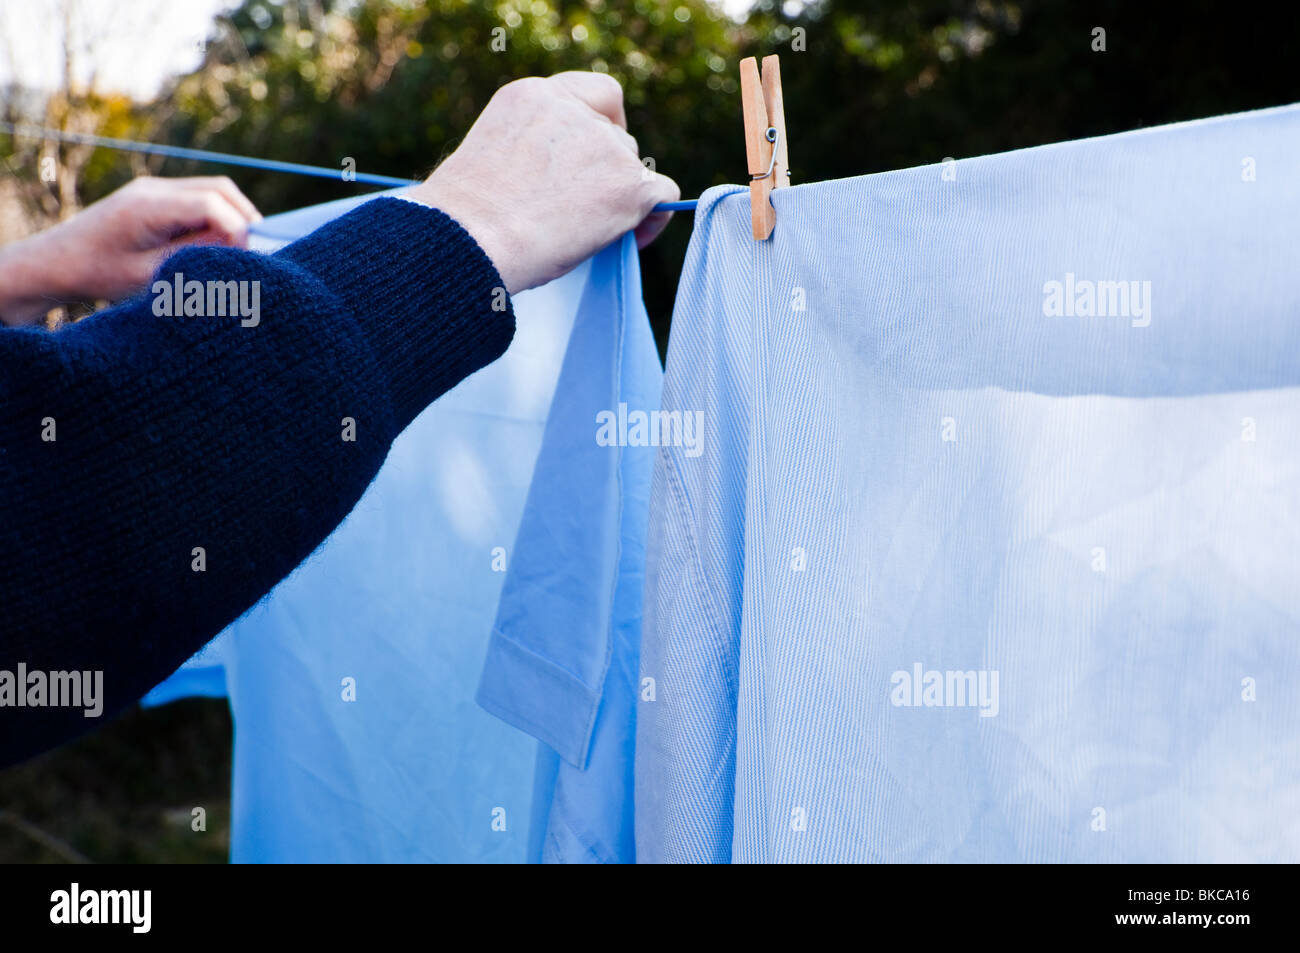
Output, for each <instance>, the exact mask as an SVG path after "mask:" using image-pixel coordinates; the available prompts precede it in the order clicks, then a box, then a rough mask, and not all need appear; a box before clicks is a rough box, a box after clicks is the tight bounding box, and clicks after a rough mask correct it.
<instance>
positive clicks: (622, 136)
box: [609, 126, 641, 162]
mask: <svg viewBox="0 0 1300 953" xmlns="http://www.w3.org/2000/svg"><path fill="white" fill-rule="evenodd" d="M609 129H610V131H611V132H613V134H614V136H615V138H617V139H618V142H619V145H621V146H622V147H623V148H624V149H627V150H629V151H630V152H631V153H632V155H634V156H636V159H637V161H638V162H640V161H641V149H640V147H639V146H638V145H637V142H636V136H634V135H632V133H630V132H628V131H627V130H626V129H622V128H620V127H618V126H610V127H609Z"/></svg>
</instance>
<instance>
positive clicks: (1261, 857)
mask: <svg viewBox="0 0 1300 953" xmlns="http://www.w3.org/2000/svg"><path fill="white" fill-rule="evenodd" d="M1297 156H1300V108H1297V107H1287V108H1282V109H1275V110H1265V111H1262V112H1256V113H1249V114H1244V115H1240V116H1231V117H1225V118H1221V119H1214V120H1208V121H1204V122H1197V123H1188V124H1181V125H1176V126H1170V127H1164V128H1158V129H1151V130H1146V131H1141V132H1134V133H1129V134H1124V135H1118V136H1111V137H1106V138H1099V139H1092V140H1085V141H1081V142H1073V143H1065V144H1060V145H1053V146H1048V147H1044V148H1038V149H1030V150H1025V151H1020V152H1013V153H1008V154H1004V155H996V156H989V157H984V158H977V159H969V160H962V161H959V162H956V163H954V164H950V165H943V164H941V165H935V166H927V167H923V168H917V169H908V170H904V171H900V172H891V173H887V174H881V175H872V176H864V177H861V178H854V179H846V180H842V181H833V182H822V183H816V184H811V185H803V186H796V187H794V188H790V189H782V190H778V191H777V192H776V193H774V195H773V204H774V206H775V209H776V229H775V233H774V236H773V239H772V240H771V241H769V242H763V243H758V242H755V241H753V239H752V238H751V237H750V229H749V214H750V213H749V201H748V197H747V196H746V195H745V194H744V193H743V192H740V191H739V190H736V189H731V188H724V189H715V190H712V191H710V192H709V193H707V194H706V195H705V196H704V197H703V199H702V200H701V202H700V205H699V208H698V211H697V214H696V230H695V234H694V236H693V238H692V242H691V246H690V250H689V253H688V258H687V261H686V265H685V269H684V272H683V280H682V285H681V288H680V289H679V293H678V299H677V305H676V312H675V315H674V320H673V327H672V337H671V341H670V346H669V354H668V367H667V376H666V379H665V383H664V407H665V408H666V409H670V410H677V411H680V412H682V413H688V412H699V413H702V414H703V420H704V437H705V439H704V445H703V450H702V452H701V453H699V454H698V455H697V456H692V455H691V454H690V453H688V452H686V450H685V449H684V448H681V447H676V448H668V449H665V450H663V451H662V452H661V453H660V454H659V458H658V460H657V463H656V471H655V476H654V488H653V492H652V497H651V507H650V512H651V519H652V523H651V529H650V535H649V539H648V543H647V548H648V564H647V576H648V580H647V596H646V619H645V628H644V631H643V644H642V661H641V675H642V677H643V679H654V681H655V683H656V685H657V686H658V690H657V697H656V700H655V701H654V702H652V703H642V704H641V705H640V707H639V709H638V737H637V741H638V747H637V754H636V812H637V821H636V842H637V854H638V859H639V860H645V861H723V862H725V861H738V862H742V861H743V862H781V861H995V862H997V861H1046V862H1054V861H1082V862H1092V861H1122V862H1159V861H1289V862H1295V861H1297V860H1300V692H1298V691H1297V686H1300V574H1298V573H1297V570H1300V390H1298V389H1297V385H1300V266H1298V265H1297V250H1298V248H1300V225H1297V222H1300V174H1298V173H1297V168H1298V167H1297V162H1296V157H1297ZM1054 282H1055V283H1059V286H1058V285H1054V284H1053V283H1054ZM1084 282H1092V283H1094V284H1093V285H1092V288H1091V292H1090V293H1091V294H1092V296H1093V302H1092V307H1091V308H1088V307H1087V295H1088V294H1089V292H1087V291H1085V288H1086V287H1087V286H1086V285H1085V284H1084ZM1098 282H1137V284H1136V285H1135V286H1134V285H1128V286H1127V287H1126V289H1125V290H1127V291H1129V292H1135V294H1131V296H1130V299H1129V300H1128V302H1127V303H1126V304H1125V303H1124V302H1122V301H1120V298H1119V291H1120V289H1119V286H1118V285H1109V284H1108V285H1098V284H1095V283H1098ZM1148 283H1149V284H1148ZM1067 289H1068V290H1069V293H1070V298H1069V300H1070V301H1071V302H1072V304H1073V305H1074V306H1073V307H1069V306H1067V305H1066V303H1065V301H1064V300H1063V299H1064V297H1065V294H1066V292H1067ZM1099 293H1101V294H1103V295H1104V296H1105V298H1106V308H1105V312H1106V313H1105V315H1104V316H1103V315H1101V314H1099V313H1098V312H1099V310H1100V309H1099V307H1098V305H1097V295H1098V294H1099ZM1112 296H1113V297H1112ZM1112 305H1113V306H1112ZM1088 310H1091V311H1092V312H1093V313H1092V315H1091V316H1089V315H1087V314H1085V313H1084V312H1086V311H1088ZM918 669H919V673H920V678H919V679H916V678H915V674H916V673H917V671H918ZM931 672H934V673H938V675H937V676H931V675H929V674H928V673H931ZM949 673H954V674H953V675H951V676H950V675H949ZM965 673H970V674H969V676H967V675H966V674H965ZM936 678H937V681H936ZM914 679H915V681H916V683H917V684H915V685H913V684H912V682H913V680H914ZM995 679H996V681H995ZM959 689H961V691H960V692H959ZM967 689H969V692H967V691H966V690H967ZM981 689H982V691H981Z"/></svg>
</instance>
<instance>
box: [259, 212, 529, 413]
mask: <svg viewBox="0 0 1300 953" xmlns="http://www.w3.org/2000/svg"><path fill="white" fill-rule="evenodd" d="M340 249H346V250H347V251H345V252H343V253H340ZM276 255H277V256H281V257H284V258H287V259H289V260H290V261H292V262H294V263H295V264H297V265H299V266H300V267H302V268H305V269H306V270H308V271H310V272H311V273H312V274H314V275H315V276H316V277H317V278H318V279H319V280H320V281H321V283H322V284H323V285H325V286H326V287H327V288H328V289H329V290H330V291H332V292H333V293H334V294H335V295H337V296H338V297H339V298H340V299H341V300H342V301H343V302H344V304H346V305H347V306H348V308H349V309H350V310H351V311H352V312H353V313H354V314H355V315H356V316H357V317H358V319H359V320H360V324H361V327H363V328H364V329H365V331H366V335H367V338H368V340H369V343H370V347H371V349H372V351H373V352H374V355H375V359H376V361H377V362H378V364H379V368H380V371H381V373H383V374H384V375H385V377H386V378H387V380H388V386H389V395H390V398H391V400H392V402H393V412H394V415H395V416H396V418H397V424H398V428H399V430H400V429H401V428H404V427H405V426H406V425H407V424H409V423H410V422H411V421H412V420H414V419H415V418H416V417H417V416H418V415H419V414H420V412H421V411H423V410H424V408H425V407H427V406H428V405H429V404H431V403H432V402H433V401H434V400H435V399H436V398H437V397H439V396H440V395H441V394H443V393H445V392H446V391H448V390H450V389H451V388H452V387H454V386H455V385H456V384H457V383H458V382H460V381H461V380H462V379H464V378H465V377H468V376H469V375H470V374H472V373H474V372H475V371H477V370H478V369H479V368H481V367H483V366H484V365H486V364H490V363H491V362H492V361H494V360H496V359H497V358H498V357H500V356H501V355H502V354H503V353H505V350H506V348H507V347H508V346H509V344H510V340H511V338H512V337H513V336H514V331H515V315H514V308H513V306H512V304H511V302H510V296H509V294H508V293H507V292H506V287H505V282H504V281H503V280H502V279H501V275H500V274H498V272H497V270H496V267H495V266H494V265H493V264H492V261H491V259H489V258H488V256H487V254H486V253H485V252H484V251H483V249H482V248H480V247H479V245H478V243H477V242H475V241H474V239H473V238H472V237H470V234H469V233H468V232H467V231H465V229H464V228H462V227H461V226H460V224H459V223H458V222H456V221H455V220H454V219H452V218H451V217H450V216H448V215H447V214H446V213H444V212H441V211H439V210H438V209H435V208H430V207H428V206H424V205H418V204H416V203H415V202H403V201H400V200H398V199H392V198H377V199H374V200H372V201H370V202H366V203H365V204H363V205H361V206H359V207H358V208H355V209H353V210H352V211H351V212H348V213H347V214H346V215H342V216H340V217H339V218H337V219H335V220H334V221H332V222H329V223H328V224H326V225H324V226H322V227H321V228H318V229H317V230H316V231H314V232H312V233H311V234H310V235H307V236H305V237H304V238H301V239H299V240H298V241H296V242H294V243H293V244H291V245H288V246H286V247H285V248H283V249H281V250H280V251H278V252H276Z"/></svg>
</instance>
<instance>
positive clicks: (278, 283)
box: [0, 199, 514, 763]
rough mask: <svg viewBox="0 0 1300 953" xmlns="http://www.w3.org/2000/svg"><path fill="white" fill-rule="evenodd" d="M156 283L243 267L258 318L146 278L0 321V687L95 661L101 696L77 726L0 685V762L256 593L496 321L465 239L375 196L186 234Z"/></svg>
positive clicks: (61, 735) (136, 680) (485, 339)
mask: <svg viewBox="0 0 1300 953" xmlns="http://www.w3.org/2000/svg"><path fill="white" fill-rule="evenodd" d="M177 276H181V277H180V278H177ZM156 277H157V279H158V280H161V281H165V282H169V283H174V282H177V281H180V282H190V281H198V282H201V283H203V284H204V285H205V286H206V285H207V283H208V282H222V283H225V282H231V281H234V282H247V283H250V284H247V285H245V286H244V287H245V288H251V287H252V285H251V283H252V282H257V288H258V301H259V314H258V316H257V320H256V322H255V323H254V322H253V320H252V319H249V318H244V317H242V316H241V315H240V314H233V315H229V316H225V317H216V316H212V315H211V314H205V315H203V316H198V315H194V316H188V317H186V316H172V317H163V316H158V315H157V314H156V311H155V306H154V303H155V301H156V299H157V296H156V295H154V294H152V293H147V294H144V295H142V296H141V297H139V298H136V299H133V300H131V301H128V302H126V303H124V304H122V305H120V306H118V307H115V308H111V309H108V310H106V311H103V312H100V313H98V314H95V315H93V316H91V317H89V318H86V319H85V320H83V321H81V322H78V323H77V324H74V325H72V326H70V327H67V328H66V329H64V330H61V331H58V332H56V333H48V332H44V331H38V330H28V329H21V330H15V329H6V330H0V680H2V679H3V672H4V671H9V672H11V673H12V672H16V671H17V666H18V664H19V663H22V664H23V665H24V666H25V669H26V671H28V672H32V671H37V672H47V673H48V672H52V671H74V670H75V671H91V672H94V671H102V672H103V687H104V700H105V704H104V712H103V715H102V716H101V718H100V719H90V718H86V717H84V714H83V710H82V709H81V708H73V709H68V708H64V709H56V708H50V707H31V706H24V707H16V706H15V705H14V704H12V701H11V702H10V703H8V704H6V703H5V699H4V695H3V684H0V763H5V762H9V761H12V760H15V759H17V758H21V757H25V756H26V755H28V754H31V753H33V752H36V751H39V750H41V749H42V748H44V747H48V746H49V745H51V744H53V743H56V742H58V741H60V740H63V739H65V738H67V737H70V736H71V735H73V734H77V733H79V732H81V731H84V730H87V729H89V728H92V727H94V726H95V725H96V724H98V723H99V721H101V720H102V718H106V717H108V716H109V715H111V714H113V713H115V712H117V711H120V710H121V709H122V708H123V707H125V706H126V705H128V704H129V703H131V702H132V701H134V700H135V699H137V698H139V697H140V696H141V695H142V694H144V693H145V692H146V691H148V690H149V689H150V688H152V687H153V686H154V685H155V684H157V683H158V682H160V681H161V680H162V679H164V678H165V677H166V676H167V675H168V674H170V673H171V672H172V671H173V670H174V669H175V668H176V667H177V666H178V665H180V664H181V663H182V662H184V661H185V659H187V658H188V657H189V656H190V655H191V654H193V653H194V652H195V651H197V650H198V649H199V648H200V647H202V646H203V645H204V644H205V643H206V642H207V641H208V640H209V639H211V638H212V637H213V636H215V635H216V634H217V633H218V632H220V631H221V630H222V629H223V628H224V627H225V626H227V625H228V624H229V623H231V622H232V621H233V620H234V619H236V618H237V617H238V616H239V615H240V614H242V613H243V612H244V611H246V610H247V609H248V608H249V607H251V606H252V605H253V604H254V603H255V602H256V601H257V600H258V599H259V598H261V597H262V596H263V595H264V594H265V593H267V592H268V591H269V590H270V589H271V588H272V587H273V586H274V585H275V584H276V583H277V582H279V581H280V580H281V579H282V578H284V576H286V575H287V574H288V573H289V572H290V571H291V570H292V569H293V568H294V567H295V566H297V565H298V563H300V562H301V561H302V560H303V559H304V558H306V557H307V556H308V555H309V554H310V553H311V552H312V550H313V549H315V548H316V547H317V546H318V545H319V544H320V543H321V542H322V541H323V540H324V539H325V538H326V537H327V536H328V535H329V533H330V532H331V531H332V530H333V529H334V527H335V526H337V525H338V523H339V522H340V521H341V520H342V519H343V518H344V516H346V515H347V513H348V512H349V510H351V508H352V507H353V505H354V504H355V503H356V501H357V500H358V499H359V498H360V496H361V494H362V493H363V492H364V491H365V489H366V487H367V486H368V485H369V483H370V481H371V480H372V479H373V478H374V476H375V474H376V473H377V472H378V470H379V467H380V465H381V464H382V463H383V460H384V457H385V456H386V454H387V452H388V448H389V446H390V445H391V443H392V441H393V440H394V439H395V438H396V436H397V435H398V434H399V433H400V432H401V431H402V429H403V428H404V427H405V426H406V425H407V424H408V423H410V421H411V420H413V419H414V418H415V416H416V415H417V414H419V413H420V411H422V410H423V409H424V407H425V406H427V405H428V404H429V403H430V402H431V401H433V400H434V399H435V398H436V397H438V395H440V394H442V393H443V392H445V391H446V390H448V389H449V388H451V387H452V386H454V385H455V384H456V383H457V382H458V381H460V380H461V379H462V378H464V377H465V376H467V375H469V374H471V373H473V372H474V371H475V370H477V369H478V368H480V367H482V366H483V365H485V364H487V363H489V362H490V361H492V360H494V359H495V358H497V357H498V356H500V355H501V354H502V353H503V352H504V351H505V349H506V347H507V345H508V344H509V343H510V340H511V337H512V335H513V333H514V314H513V311H512V310H511V308H510V306H509V300H508V298H507V297H506V295H505V293H504V290H503V287H502V286H503V282H502V280H501V278H500V276H499V275H498V274H497V271H496V269H495V268H494V267H493V265H492V263H491V262H490V261H489V259H488V258H487V256H486V255H485V254H484V253H483V251H482V250H481V249H480V248H479V247H478V245H477V244H476V243H475V242H474V240H473V239H472V238H471V237H470V236H469V234H468V233H467V232H466V231H465V230H464V229H462V228H461V227H460V226H459V225H458V224H457V223H456V222H454V221H453V220H452V219H450V218H448V217H447V216H446V215H444V214H443V213H441V212H439V211H436V210H434V209H429V208H424V207H422V206H419V205H416V204H415V203H412V202H404V201H398V200H394V199H376V200H374V201H372V202H368V203H366V204H365V205H363V206H361V207H360V208H358V209H356V210H354V211H352V212H350V213H348V214H347V215H344V216H342V217H341V218H339V219H337V220H335V221H334V222H331V223H330V224H328V225H326V226H324V227H323V228H321V229H319V230H317V231H316V232H313V233H312V234H311V235H309V236H307V237H306V238H303V239H302V240H300V241H298V242H295V243H294V244H292V245H290V246H288V247H287V248H285V249H283V250H282V251H281V252H279V253H277V254H275V255H269V256H268V255H259V254H256V253H252V252H244V251H239V250H233V249H226V248H213V247H208V248H188V249H186V250H184V251H181V252H179V253H177V254H175V255H173V256H172V257H171V258H169V259H168V260H167V261H166V262H165V263H164V264H163V266H162V267H161V268H160V269H159V271H158V274H157V276H156ZM413 531H418V529H413ZM19 687H20V688H21V687H22V686H19Z"/></svg>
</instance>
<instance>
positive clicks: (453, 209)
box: [407, 72, 681, 294]
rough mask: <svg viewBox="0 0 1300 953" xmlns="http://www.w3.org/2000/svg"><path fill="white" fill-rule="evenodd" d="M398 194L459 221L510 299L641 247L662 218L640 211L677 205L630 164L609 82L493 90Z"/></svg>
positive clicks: (676, 194) (586, 77) (634, 157)
mask: <svg viewBox="0 0 1300 953" xmlns="http://www.w3.org/2000/svg"><path fill="white" fill-rule="evenodd" d="M407 194H408V196H409V197H410V198H413V199H416V200H417V201H420V202H423V203H425V204H426V205H432V206H433V207H435V208H438V209H441V210H442V211H444V212H446V213H447V214H448V215H450V216H451V217H452V218H454V219H455V220H456V221H457V222H459V223H460V224H461V225H462V226H463V227H464V228H465V230H466V231H467V232H469V233H470V235H472V236H473V237H474V239H475V241H477V242H478V243H479V245H480V246H481V247H482V248H483V250H484V251H485V252H487V255H488V257H489V258H491V259H492V263H493V264H494V265H496V268H497V271H498V272H500V273H501V277H502V278H503V279H504V280H505V283H506V290H507V291H509V292H510V293H511V294H513V293H515V292H517V291H523V290H524V289H525V288H532V287H534V286H536V285H541V284H545V283H546V282H548V281H550V280H551V279H553V278H558V277H559V276H560V275H562V274H564V273H565V272H567V271H569V270H570V269H572V268H574V267H575V266H576V265H578V264H579V263H581V262H582V261H584V260H585V259H587V258H589V257H590V256H591V255H592V254H593V253H595V252H596V251H599V250H600V249H601V248H604V247H605V246H606V245H608V244H609V243H610V242H612V241H613V240H614V239H616V238H618V237H619V236H620V235H622V234H623V233H624V232H626V231H628V230H630V229H636V235H637V244H638V245H639V246H641V247H644V246H645V245H647V244H649V243H650V242H651V241H652V240H653V239H654V237H655V236H656V235H658V234H659V232H660V231H662V230H663V227H664V226H665V225H666V224H667V223H668V219H669V218H670V215H669V214H663V213H660V214H656V215H651V214H650V209H651V208H652V207H653V206H654V205H655V204H657V203H659V202H673V201H676V200H677V199H678V198H680V196H681V193H680V191H679V190H678V188H677V185H676V183H674V182H673V180H672V179H670V178H668V177H666V176H663V175H660V174H658V173H655V172H651V171H650V170H649V169H647V168H646V167H645V166H644V165H643V164H642V163H641V159H640V156H639V153H638V152H637V145H636V140H635V139H633V138H632V136H630V135H629V134H628V132H627V119H626V118H625V117H624V115H623V90H622V87H620V86H619V85H618V82H617V80H615V79H613V78H612V77H610V76H606V75H603V74H600V73H577V72H572V73H559V74H557V75H555V76H552V77H549V78H548V79H540V78H530V79H521V80H516V81H515V82H513V83H509V84H507V85H505V86H503V87H501V89H499V90H497V93H496V95H495V96H493V97H492V100H491V101H490V102H489V103H488V104H487V107H486V108H485V109H484V110H483V112H482V114H481V115H480V116H479V117H478V119H477V121H475V123H474V125H473V127H472V128H471V129H470V131H469V134H468V135H466V137H465V140H464V142H462V143H461V145H460V148H458V149H457V150H456V151H455V152H454V153H452V154H451V155H450V156H449V157H448V158H447V159H446V160H445V161H444V162H443V163H442V164H441V165H440V166H438V168H437V169H436V170H435V171H434V172H433V174H432V175H430V176H429V178H428V179H427V180H425V181H424V182H422V183H421V184H420V185H418V186H416V187H415V188H414V189H412V190H411V191H410V192H409V193H407Z"/></svg>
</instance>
